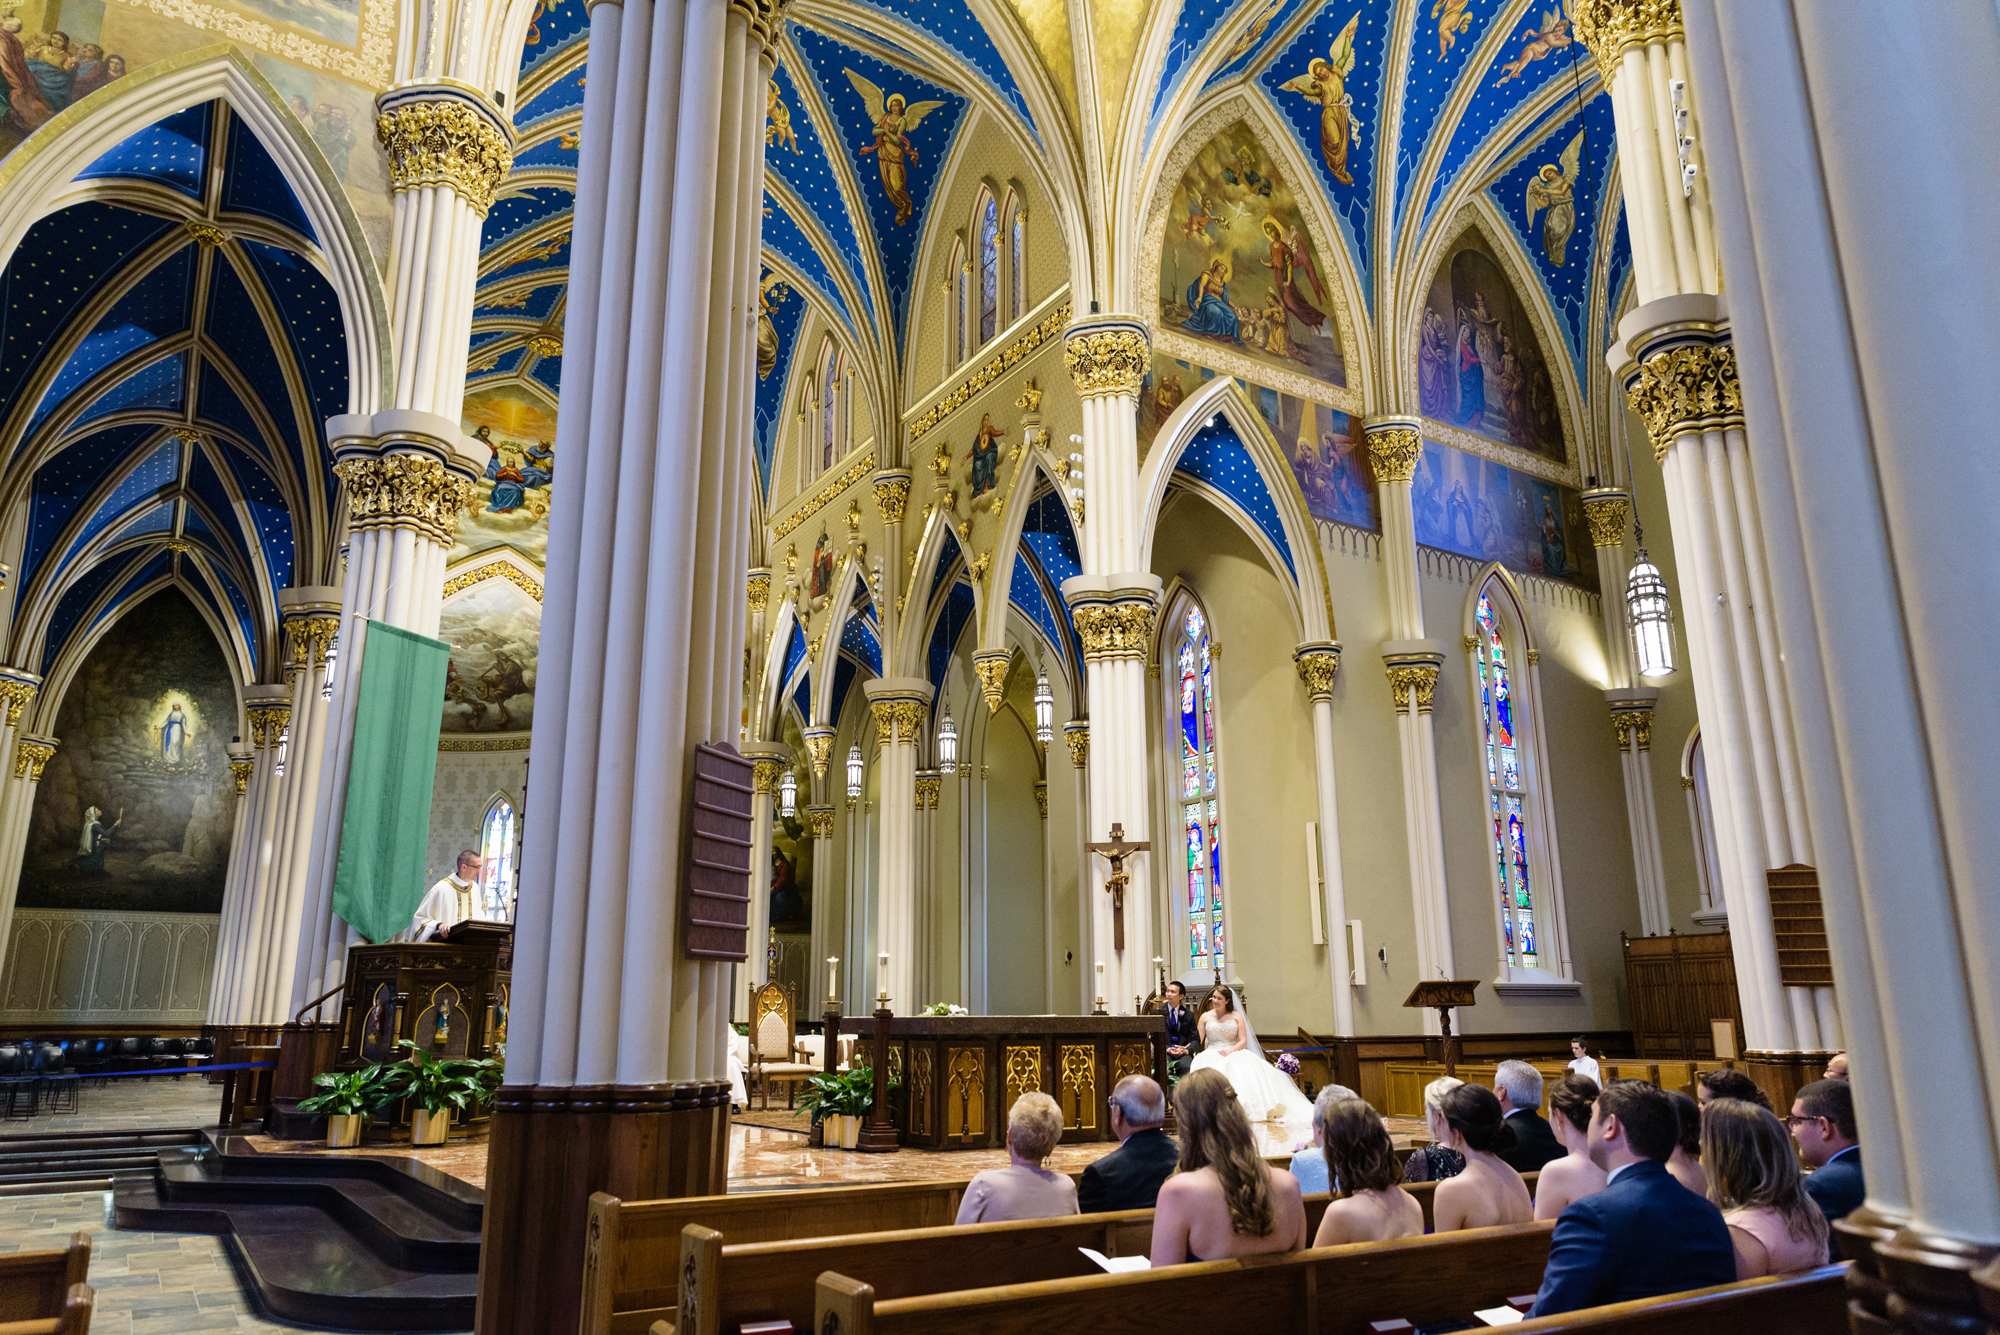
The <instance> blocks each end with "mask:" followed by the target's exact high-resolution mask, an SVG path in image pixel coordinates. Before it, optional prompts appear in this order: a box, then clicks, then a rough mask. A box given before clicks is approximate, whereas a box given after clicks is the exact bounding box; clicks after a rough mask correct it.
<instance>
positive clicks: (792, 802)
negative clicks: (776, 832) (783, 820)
mask: <svg viewBox="0 0 2000 1335" xmlns="http://www.w3.org/2000/svg"><path fill="white" fill-rule="evenodd" d="M778 814H779V815H780V816H788V817H789V816H796V815H798V814H799V776H798V775H796V774H794V773H792V771H791V769H790V768H789V767H787V768H786V770H785V773H784V775H783V777H781V778H780V779H779V780H778Z"/></svg>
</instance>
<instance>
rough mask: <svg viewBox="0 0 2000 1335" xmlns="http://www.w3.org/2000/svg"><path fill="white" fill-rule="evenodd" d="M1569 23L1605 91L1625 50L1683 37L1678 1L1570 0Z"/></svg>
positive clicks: (1616, 70) (1616, 71)
mask: <svg viewBox="0 0 2000 1335" xmlns="http://www.w3.org/2000/svg"><path fill="white" fill-rule="evenodd" d="M1570 21H1571V23H1572V24H1574V25H1575V28H1576V35H1577V39H1578V40H1579V41H1581V42H1582V43H1583V46H1584V49H1585V50H1586V51H1589V52H1590V54H1591V55H1592V56H1593V57H1594V58H1595V59H1596V61H1597V71H1598V74H1599V75H1600V76H1601V77H1602V78H1603V80H1604V85H1605V87H1607V88H1608V87H1610V86H1611V81H1612V79H1613V77H1615V76H1616V75H1617V73H1618V64H1619V61H1620V60H1622V59H1623V58H1624V55H1625V51H1626V48H1628V47H1634V46H1644V45H1646V44H1647V43H1648V42H1664V41H1667V40H1669V39H1671V38H1675V37H1681V36H1683V30H1682V27H1681V0H1572V3H1571V5H1570Z"/></svg>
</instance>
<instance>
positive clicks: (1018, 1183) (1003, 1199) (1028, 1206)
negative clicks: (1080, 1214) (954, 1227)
mask: <svg viewBox="0 0 2000 1335" xmlns="http://www.w3.org/2000/svg"><path fill="white" fill-rule="evenodd" d="M1062 1129H1063V1119H1062V1108H1061V1107H1059V1106H1058V1105H1057V1103H1056V1101H1055V1100H1054V1099H1052V1098H1050V1097H1049V1096H1048V1095H1046V1094H1042V1093H1029V1094H1023V1095H1022V1096H1021V1097H1020V1098H1018V1099H1015V1100H1014V1106H1013V1107H1012V1108H1009V1109H1008V1110H1007V1158H1008V1161H1009V1162H1008V1164H1007V1166H1006V1167H1005V1168H989V1169H987V1170H986V1171H985V1172H983V1173H978V1174H975V1175H974V1176H973V1179H972V1181H970V1182H968V1183H966V1184H965V1195H964V1197H963V1198H962V1199H960V1201H959V1203H958V1218H956V1219H954V1220H953V1221H952V1222H953V1223H955V1224H993V1223H998V1222H1000V1221H1001V1220H1003V1219H1047V1218H1049V1217H1050V1216H1052V1215H1063V1214H1075V1213H1076V1183H1074V1182H1072V1181H1071V1180H1070V1179H1069V1176H1068V1175H1067V1174H1065V1173H1052V1172H1050V1171H1049V1170H1048V1169H1046V1168H1044V1167H1042V1160H1044V1159H1046V1158H1048V1155H1049V1151H1050V1150H1052V1149H1054V1148H1055V1147H1056V1142H1057V1141H1058V1140H1061V1139H1062Z"/></svg>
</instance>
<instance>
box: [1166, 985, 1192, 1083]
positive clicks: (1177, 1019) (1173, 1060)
mask: <svg viewBox="0 0 2000 1335" xmlns="http://www.w3.org/2000/svg"><path fill="white" fill-rule="evenodd" d="M1160 1013H1161V1014H1162V1015H1165V1016H1166V1017H1167V1064H1168V1065H1170V1066H1172V1067H1173V1068H1174V1078H1175V1079H1176V1080H1178V1079H1180V1077H1182V1076H1184V1075H1186V1074H1187V1073H1188V1068H1189V1067H1190V1066H1192V1065H1193V1064H1194V1050H1195V1047H1196V1046H1197V1044H1196V1041H1195V1030H1194V1022H1195V1014H1194V1012H1193V1011H1192V1010H1190V1009H1189V1008H1188V1004H1187V989H1186V988H1184V987H1182V986H1181V985H1180V983H1179V982H1178V981H1176V982H1171V983H1168V984H1167V997H1166V1000H1165V1001H1163V1002H1161V1003H1160Z"/></svg>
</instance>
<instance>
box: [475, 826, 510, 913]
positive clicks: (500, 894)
mask: <svg viewBox="0 0 2000 1335" xmlns="http://www.w3.org/2000/svg"><path fill="white" fill-rule="evenodd" d="M479 856H480V857H481V858H482V859H484V862H483V863H482V864H481V869H480V873H479V903H480V907H481V910H482V911H483V912H484V913H485V914H486V916H487V917H489V918H491V919H494V920H496V921H498V920H501V919H508V918H511V917H512V916H513V915H512V913H511V912H510V909H511V905H510V904H509V902H508V901H509V900H510V899H511V898H512V896H513V892H514V804H513V803H512V802H509V801H508V800H507V799H506V798H504V797H496V798H494V799H493V805H491V806H489V807H487V808H486V819H485V821H484V822H482V823H481V825H480V828H479Z"/></svg>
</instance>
